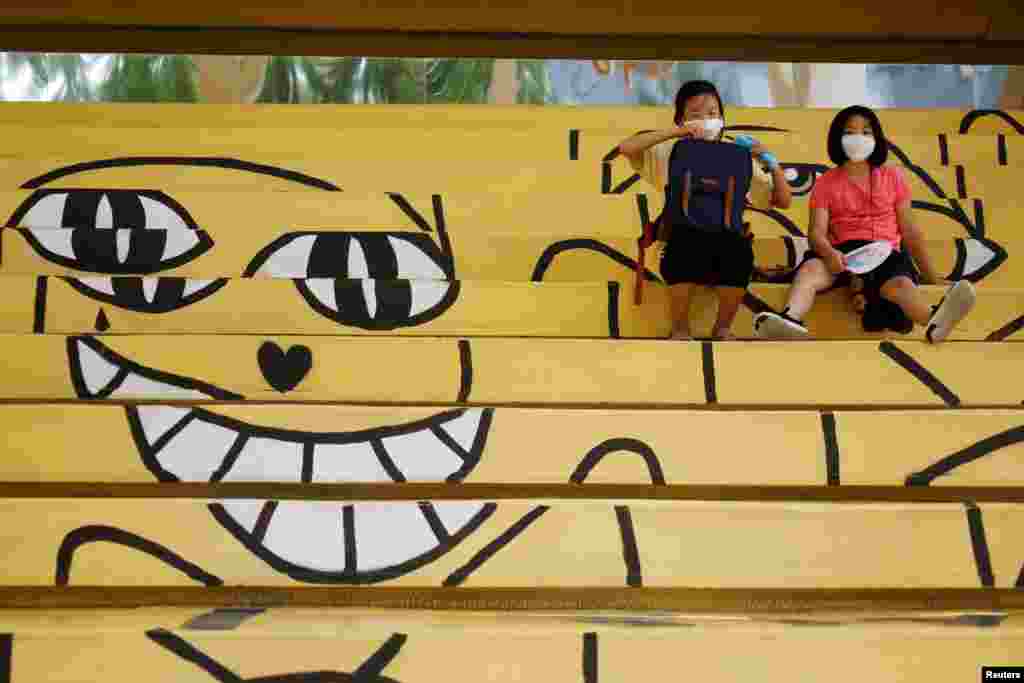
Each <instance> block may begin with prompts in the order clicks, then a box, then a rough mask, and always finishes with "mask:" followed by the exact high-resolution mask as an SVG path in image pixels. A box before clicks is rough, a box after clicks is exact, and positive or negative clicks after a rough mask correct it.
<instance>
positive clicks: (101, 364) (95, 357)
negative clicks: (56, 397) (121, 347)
mask: <svg viewBox="0 0 1024 683" xmlns="http://www.w3.org/2000/svg"><path fill="white" fill-rule="evenodd" d="M75 348H76V349H77V350H78V367H79V371H80V372H81V373H82V380H83V381H84V382H85V389H86V391H88V392H89V394H90V395H91V396H95V395H96V394H98V393H100V392H101V391H103V389H105V388H106V387H107V386H108V385H109V384H110V383H111V382H112V381H113V379H114V376H115V375H117V371H118V367H117V366H116V365H114V364H113V363H110V362H108V361H107V360H105V359H104V358H103V357H102V356H101V355H99V354H98V353H96V352H95V351H93V350H92V349H91V348H89V347H88V346H86V345H85V344H83V343H82V342H78V343H77V344H76V347H75Z"/></svg>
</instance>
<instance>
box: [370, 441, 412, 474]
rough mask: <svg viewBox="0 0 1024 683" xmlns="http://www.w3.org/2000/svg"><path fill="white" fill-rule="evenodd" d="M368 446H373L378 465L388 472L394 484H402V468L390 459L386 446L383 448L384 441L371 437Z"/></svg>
mask: <svg viewBox="0 0 1024 683" xmlns="http://www.w3.org/2000/svg"><path fill="white" fill-rule="evenodd" d="M370 447H371V448H373V452H374V454H376V456H377V460H378V461H379V462H380V466H381V467H383V468H384V471H385V472H387V473H388V476H389V477H391V480H392V481H394V482H395V483H396V484H404V483H405V474H403V473H402V470H400V469H398V466H397V465H396V464H395V461H394V460H392V459H391V454H390V453H388V451H387V449H386V448H384V442H383V441H381V440H380V439H371V440H370Z"/></svg>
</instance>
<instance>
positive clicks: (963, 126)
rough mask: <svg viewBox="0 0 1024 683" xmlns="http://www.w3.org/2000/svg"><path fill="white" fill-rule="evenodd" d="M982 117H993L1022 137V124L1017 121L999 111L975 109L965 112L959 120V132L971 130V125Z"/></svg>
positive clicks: (1023, 128) (1023, 126) (1023, 125)
mask: <svg viewBox="0 0 1024 683" xmlns="http://www.w3.org/2000/svg"><path fill="white" fill-rule="evenodd" d="M983 116H995V117H997V118H1000V119H1002V120H1003V121H1004V122H1005V123H1006V124H1007V125H1008V126H1010V127H1011V128H1013V129H1014V130H1015V131H1017V132H1018V133H1020V134H1021V135H1024V124H1021V123H1020V122H1019V121H1018V120H1017V119H1015V118H1014V117H1013V116H1011V115H1010V114H1008V113H1006V112H1005V111H1003V110H1001V109H975V110H973V111H969V112H967V113H966V114H965V115H964V117H963V118H962V119H961V120H960V132H961V133H966V132H968V131H969V130H970V129H971V125H972V124H973V123H974V122H975V121H976V120H978V119H980V118H981V117H983Z"/></svg>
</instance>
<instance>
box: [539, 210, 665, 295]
mask: <svg viewBox="0 0 1024 683" xmlns="http://www.w3.org/2000/svg"><path fill="white" fill-rule="evenodd" d="M637 196H638V197H640V196H643V195H637ZM641 215H642V214H641ZM574 249H584V250H588V251H595V252H597V253H599V254H604V255H605V256H607V257H608V258H610V259H611V260H613V261H615V262H616V263H618V264H619V265H621V266H625V267H626V268H628V269H629V270H630V271H634V270H635V269H636V266H637V262H636V259H633V258H630V257H629V256H626V255H625V254H623V253H622V252H621V251H619V250H618V249H616V248H615V247H610V246H608V245H607V244H605V243H604V242H601V241H599V240H595V239H590V238H575V239H567V240H559V241H558V242H553V243H552V244H550V245H548V246H547V248H545V249H544V252H543V253H542V254H541V255H540V258H538V259H537V263H536V265H534V267H533V273H532V274H531V275H530V281H531V282H543V281H544V276H545V275H546V274H547V272H548V269H549V268H550V267H551V264H552V263H553V262H554V260H555V257H556V256H558V255H559V254H561V253H563V252H566V251H571V250H574ZM644 277H645V278H646V279H647V281H648V282H661V278H660V277H658V275H657V274H656V273H655V272H654V271H652V270H651V269H650V268H644Z"/></svg>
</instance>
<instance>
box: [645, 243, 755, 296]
mask: <svg viewBox="0 0 1024 683" xmlns="http://www.w3.org/2000/svg"><path fill="white" fill-rule="evenodd" d="M753 272H754V245H753V244H752V243H751V241H750V239H749V238H748V237H747V236H745V235H741V234H739V233H737V232H733V231H729V230H724V229H723V230H715V231H707V232H705V231H703V230H694V229H687V228H678V229H676V230H674V231H673V232H672V236H671V237H670V238H669V241H668V244H667V245H665V252H664V253H663V254H662V255H661V277H662V278H663V279H664V280H665V282H666V283H667V284H669V285H678V284H682V283H691V284H698V285H713V286H718V287H740V288H743V289H746V287H747V286H748V285H749V284H750V277H751V275H752V274H753Z"/></svg>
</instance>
